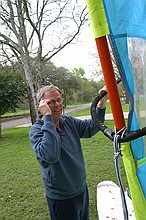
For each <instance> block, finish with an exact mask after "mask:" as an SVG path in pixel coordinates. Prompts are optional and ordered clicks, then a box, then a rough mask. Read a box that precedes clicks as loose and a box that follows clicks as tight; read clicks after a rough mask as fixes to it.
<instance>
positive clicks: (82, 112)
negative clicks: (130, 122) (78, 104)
mask: <svg viewBox="0 0 146 220" xmlns="http://www.w3.org/2000/svg"><path fill="white" fill-rule="evenodd" d="M122 109H123V112H128V111H129V106H128V105H126V104H125V102H122ZM106 113H107V114H109V113H111V107H110V103H109V102H107V103H106ZM90 114H91V110H90V108H85V109H84V110H79V111H76V112H73V113H70V115H72V116H73V117H78V116H86V115H90Z"/></svg>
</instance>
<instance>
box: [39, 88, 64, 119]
mask: <svg viewBox="0 0 146 220" xmlns="http://www.w3.org/2000/svg"><path fill="white" fill-rule="evenodd" d="M43 99H44V100H45V101H46V102H47V104H48V106H49V107H50V109H51V112H52V117H53V119H54V121H57V120H59V118H60V117H61V115H62V109H63V106H62V96H61V94H60V93H59V92H58V91H55V92H49V91H46V92H45V93H44V95H43Z"/></svg>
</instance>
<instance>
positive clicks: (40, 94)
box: [37, 84, 61, 102]
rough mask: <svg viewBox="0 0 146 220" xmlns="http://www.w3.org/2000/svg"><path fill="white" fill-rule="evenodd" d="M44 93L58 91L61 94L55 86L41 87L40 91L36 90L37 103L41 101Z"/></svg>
mask: <svg viewBox="0 0 146 220" xmlns="http://www.w3.org/2000/svg"><path fill="white" fill-rule="evenodd" d="M46 91H49V92H55V91H58V92H59V93H60V94H61V90H60V89H59V88H58V87H57V86H55V85H53V84H51V85H49V86H43V87H42V88H40V89H39V90H38V92H37V101H38V102H40V101H41V99H42V98H43V96H44V93H45V92H46Z"/></svg>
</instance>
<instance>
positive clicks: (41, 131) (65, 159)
mask: <svg viewBox="0 0 146 220" xmlns="http://www.w3.org/2000/svg"><path fill="white" fill-rule="evenodd" d="M102 90H105V89H102ZM37 97H38V110H39V112H40V113H41V114H40V115H39V116H38V117H37V120H36V123H35V124H33V126H32V127H31V130H30V141H31V145H32V148H33V150H34V152H35V154H36V157H37V160H38V162H39V163H40V166H41V169H42V178H43V183H44V188H45V193H46V198H47V202H48V207H49V210H50V216H51V220H89V196H88V188H87V184H86V173H85V165H84V158H83V153H82V148H81V143H80V138H90V137H91V136H93V135H94V134H96V133H97V132H98V131H99V128H98V127H97V126H96V125H95V124H94V122H93V120H92V119H89V120H80V119H76V118H74V117H71V116H69V115H62V109H63V105H62V95H61V91H60V89H59V88H58V87H56V86H54V85H50V86H44V87H43V88H41V89H40V90H39V91H38V95H37ZM106 100H107V98H103V99H102V100H101V101H100V103H99V106H100V108H97V114H98V117H99V119H100V120H101V121H102V122H103V121H104V115H105V102H106Z"/></svg>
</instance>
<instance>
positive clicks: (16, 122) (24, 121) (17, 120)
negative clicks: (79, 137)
mask: <svg viewBox="0 0 146 220" xmlns="http://www.w3.org/2000/svg"><path fill="white" fill-rule="evenodd" d="M90 106H91V104H90V103H89V104H83V105H80V106H76V107H72V108H67V109H64V113H65V114H69V113H72V112H76V111H78V110H82V109H85V108H88V107H90ZM77 118H80V119H89V118H91V115H87V116H79V117H77ZM124 118H128V112H124ZM112 119H113V115H112V114H106V115H105V120H112ZM26 126H31V118H30V116H21V117H13V118H9V119H8V120H6V121H2V129H5V128H14V127H26Z"/></svg>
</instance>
